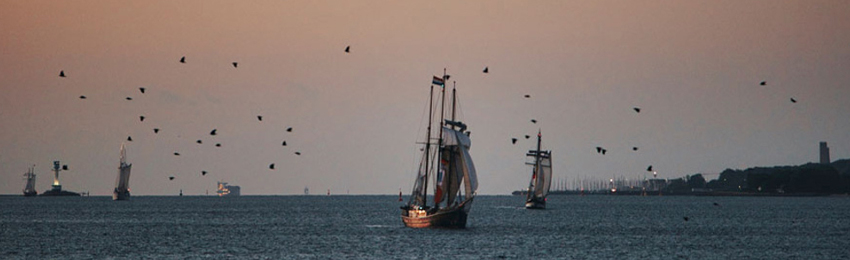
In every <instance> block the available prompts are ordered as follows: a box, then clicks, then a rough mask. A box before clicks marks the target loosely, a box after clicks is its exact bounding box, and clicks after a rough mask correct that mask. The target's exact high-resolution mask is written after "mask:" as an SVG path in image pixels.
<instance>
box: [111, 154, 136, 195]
mask: <svg viewBox="0 0 850 260" xmlns="http://www.w3.org/2000/svg"><path fill="white" fill-rule="evenodd" d="M120 157H121V159H120V160H121V162H120V164H119V165H118V178H117V179H115V190H113V191H112V200H129V199H130V168H132V167H133V165H132V164H127V151H126V150H125V149H124V144H123V143H122V144H121V155H120Z"/></svg>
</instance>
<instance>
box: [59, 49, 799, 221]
mask: <svg viewBox="0 0 850 260" xmlns="http://www.w3.org/2000/svg"><path fill="white" fill-rule="evenodd" d="M350 52H351V46H350V45H349V46H346V47H345V53H350ZM179 62H180V63H181V64H186V56H183V57H181V58H180V61H179ZM231 65H232V66H233V68H238V67H239V63H238V62H235V61H234V62H232V63H231ZM482 73H485V74H487V73H490V68H489V66H485V67H484V69H483V70H482ZM59 77H61V78H65V77H67V76H66V75H65V71H64V70H61V71H59ZM759 85H761V86H765V85H767V82H766V81H761V82H760V83H759ZM139 91H140V92H141V94H145V93H146V91H147V89H146V88H144V87H140V88H139ZM523 97H524V98H526V99H529V98H531V95H530V94H525V95H523ZM79 98H80V99H87V97H86V96H85V95H80V97H79ZM125 99H126V100H128V101H129V100H133V98H132V97H129V96H128V97H126V98H125ZM790 101H791V103H797V100H796V99H794V98H793V97H792V98H790ZM632 109H633V110H634V112H635V113H637V114H640V112H641V108H640V107H633V108H632ZM145 118H146V117H145V116H144V115H140V116H139V121H140V122H144V121H145ZM256 118H257V121H258V122H262V121H263V116H262V115H257V117H256ZM530 122H531V123H532V124H537V119H534V118H532V119H531V120H530ZM159 131H160V129H159V128H153V132H154V134H158V133H159ZM286 132H292V127H287V128H286ZM217 134H218V133H217V129H212V130H211V131H210V133H209V135H210V136H216V135H217ZM524 137H525V139H530V138H531V136H530V135H528V134H526V135H525V136H524ZM518 140H519V139H518V138H516V137H513V138H511V144H514V145H515V144H516V143H517V141H518ZM127 141H128V142H132V141H133V138H132V136H127ZM196 143H197V144H202V143H203V140H201V139H198V140H197V141H196ZM281 146H287V143H286V140H283V141H282V142H281ZM215 147H221V143H216V144H215ZM632 151H638V147H636V146H635V147H632ZM607 152H608V150H607V149H606V148H604V147H602V146H597V147H596V153H598V154H601V155H605V154H606V153H607ZM173 154H174V156H180V153H179V152H174V153H173ZM294 154H295V155H299V156H300V155H301V152H299V151H295V152H294ZM63 168H65V169H67V165H64V166H63ZM268 168H269V169H270V170H274V169H275V163H271V164H269V166H268ZM646 171H648V172H653V169H652V165H649V166H648V167H647V168H646ZM208 173H209V172H208V171H206V170H201V176H206V175H207V174H208ZM168 179H169V180H174V179H175V177H174V176H169V177H168ZM715 206H719V205H718V204H717V203H715ZM687 220H688V218H687V217H685V221H687Z"/></svg>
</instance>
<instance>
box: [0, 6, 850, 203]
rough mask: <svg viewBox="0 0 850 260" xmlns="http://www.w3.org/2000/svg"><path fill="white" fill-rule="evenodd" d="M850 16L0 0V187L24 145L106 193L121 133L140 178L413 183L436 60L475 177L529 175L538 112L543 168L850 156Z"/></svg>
mask: <svg viewBox="0 0 850 260" xmlns="http://www.w3.org/2000/svg"><path fill="white" fill-rule="evenodd" d="M848 14H850V1H774V0H769V1H531V2H529V1H268V2H265V1H249V2H244V1H227V2H218V1H161V2H156V1H0V25H2V26H0V88H2V93H0V194H20V193H21V190H22V188H23V180H22V174H23V173H24V172H25V171H26V169H27V167H29V166H30V165H32V164H35V165H36V168H35V171H36V174H38V176H39V177H38V178H39V179H38V182H37V186H36V188H37V190H38V191H39V192H43V191H45V190H47V189H49V187H50V184H51V182H52V177H51V176H52V174H51V173H50V172H49V169H50V167H51V166H52V161H54V160H61V161H62V163H63V164H68V165H69V167H70V170H69V171H66V172H63V173H62V178H61V180H62V184H63V186H64V188H65V189H67V190H72V191H78V192H79V191H90V192H91V194H92V195H108V194H111V191H112V189H113V188H114V185H115V179H116V174H117V171H118V169H117V167H118V156H119V154H118V150H119V147H120V145H121V143H122V142H124V140H125V139H126V138H127V136H132V137H133V140H134V141H133V142H129V143H127V156H128V161H129V162H130V163H132V164H133V169H132V176H131V178H130V188H131V191H132V193H133V194H134V195H163V194H176V193H177V192H178V191H179V190H180V189H183V191H184V193H186V194H190V195H191V194H203V193H204V192H206V191H207V190H209V191H210V192H214V191H215V184H216V181H220V180H224V181H227V182H230V183H231V184H236V185H240V186H242V192H243V194H300V193H302V192H303V189H304V187H305V186H307V187H309V188H310V189H311V191H312V192H313V193H324V192H326V190H327V189H330V190H331V192H332V193H336V194H339V193H346V192H350V193H352V194H394V193H397V192H398V190H399V189H402V191H403V192H404V193H405V194H408V193H409V192H410V189H411V187H412V186H413V181H414V175H415V172H414V171H415V169H416V165H417V163H418V161H417V159H418V154H417V152H418V149H419V146H418V145H417V144H416V142H417V141H422V140H423V139H424V125H423V124H424V123H423V121H424V116H425V115H424V113H425V112H426V106H427V98H428V88H429V84H430V81H431V77H432V76H433V75H440V74H441V73H442V71H443V68H446V69H447V70H448V73H449V74H451V75H452V80H456V81H457V87H458V92H459V96H460V106H461V109H462V113H461V114H462V120H463V121H465V122H466V123H467V124H468V125H469V130H470V131H472V136H471V137H472V138H471V139H472V149H471V151H470V153H471V155H472V158H473V160H474V162H475V166H476V168H477V170H478V176H479V181H480V188H479V193H480V194H506V193H509V192H510V191H512V190H515V189H520V188H523V187H524V186H525V185H527V183H528V179H529V177H530V176H529V175H530V174H529V172H530V169H529V168H528V166H525V165H524V162H525V161H526V157H525V152H526V150H528V149H529V148H532V147H533V145H534V142H532V140H525V139H523V138H522V136H523V135H525V134H531V135H533V134H534V133H536V132H537V130H538V128H540V129H542V131H543V143H544V146H545V148H547V149H551V150H553V152H552V156H553V161H554V166H553V171H554V176H555V178H558V179H569V180H573V179H575V178H585V179H590V178H597V179H607V178H610V177H613V176H616V177H624V178H639V177H641V176H642V175H643V173H644V169H645V168H646V166H648V165H650V164H651V165H653V168H654V169H656V170H657V171H658V174H659V177H662V178H677V177H681V176H684V175H686V174H694V173H700V172H702V173H709V174H716V173H719V172H721V171H723V170H724V169H726V168H747V167H753V166H774V165H797V164H803V163H806V162H812V161H817V159H818V154H817V153H818V142H820V141H826V142H829V146H830V149H831V151H832V159H833V160H836V159H840V158H848V157H850V15H848ZM348 45H350V46H351V53H348V54H346V53H344V52H343V50H344V49H345V46H348ZM182 56H186V64H181V63H179V62H178V60H179V59H180V57H182ZM234 61H236V62H239V67H238V68H233V67H232V66H231V64H230V63H231V62H234ZM485 66H489V70H490V73H489V74H484V73H482V69H483V68H484V67H485ZM60 70H64V71H65V74H66V75H67V77H66V78H60V77H58V74H59V71H60ZM761 81H767V85H765V86H761V85H759V82H761ZM139 87H145V88H147V91H146V94H141V93H140V92H139V90H138V88H139ZM524 94H530V95H531V96H532V98H530V99H525V98H523V95H524ZM81 95H85V96H86V97H87V99H85V100H82V99H79V98H78V97H79V96H81ZM125 97H132V98H133V100H131V101H128V100H125ZM792 97H793V98H795V99H796V100H798V102H797V103H791V102H790V98H792ZM632 107H640V108H642V111H641V112H640V113H639V114H638V113H635V112H634V111H632ZM140 115H145V116H146V117H147V119H146V120H145V121H144V122H140V121H139V116H140ZM257 115H263V116H264V118H263V121H262V122H259V121H258V120H257V119H256V116H257ZM532 118H535V119H537V120H538V121H539V122H538V123H537V124H532V123H530V122H529V120H530V119H532ZM290 126H291V127H294V131H293V132H291V133H288V132H286V131H285V129H286V127H290ZM153 128H160V129H161V131H160V132H159V134H154V133H153V130H152V129H153ZM214 128H215V129H218V135H217V136H210V135H209V132H210V130H212V129H214ZM511 137H520V138H521V140H520V142H518V143H517V144H516V145H511V143H510V138H511ZM198 139H202V140H203V144H196V142H195V141H196V140H198ZM284 140H285V141H287V143H288V146H286V147H284V146H281V142H282V141H284ZM215 143H221V144H222V147H220V148H216V147H215V146H214V144H215ZM596 146H603V147H606V148H607V150H608V153H607V155H605V156H602V155H599V154H597V153H596V151H595V147H596ZM632 146H638V147H639V148H640V149H639V150H638V151H637V152H634V151H632V150H631V147H632ZM295 151H300V152H302V153H303V155H301V156H297V155H294V154H293V153H294V152H295ZM174 152H179V153H181V156H179V157H177V156H174V155H173V153H174ZM270 163H276V166H277V167H276V169H275V170H269V169H268V165H269V164H270ZM202 170H206V171H208V172H209V174H207V175H206V176H201V174H200V173H201V171H202ZM168 176H175V177H176V178H175V180H173V181H168V179H167V177H168ZM708 177H709V178H716V175H709V176H708Z"/></svg>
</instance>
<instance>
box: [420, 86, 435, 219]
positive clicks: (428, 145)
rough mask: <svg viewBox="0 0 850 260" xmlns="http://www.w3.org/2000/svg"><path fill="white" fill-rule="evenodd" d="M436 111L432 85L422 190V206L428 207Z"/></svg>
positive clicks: (429, 99)
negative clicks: (432, 129) (429, 168)
mask: <svg viewBox="0 0 850 260" xmlns="http://www.w3.org/2000/svg"><path fill="white" fill-rule="evenodd" d="M433 111H434V84H431V92H430V95H429V96H428V130H427V131H426V133H425V186H424V187H423V188H422V192H423V193H425V194H422V206H427V205H428V165H429V164H431V161H430V160H429V157H428V156H429V155H430V154H431V123H432V122H433V121H434V120H433V119H432V117H433V113H432V112H433Z"/></svg>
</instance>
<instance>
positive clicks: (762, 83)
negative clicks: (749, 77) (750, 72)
mask: <svg viewBox="0 0 850 260" xmlns="http://www.w3.org/2000/svg"><path fill="white" fill-rule="evenodd" d="M759 85H762V86H764V85H767V81H762V82H761V83H759Z"/></svg>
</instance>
